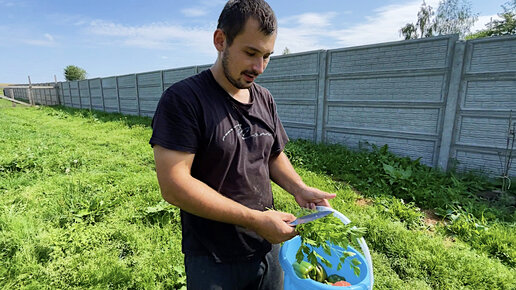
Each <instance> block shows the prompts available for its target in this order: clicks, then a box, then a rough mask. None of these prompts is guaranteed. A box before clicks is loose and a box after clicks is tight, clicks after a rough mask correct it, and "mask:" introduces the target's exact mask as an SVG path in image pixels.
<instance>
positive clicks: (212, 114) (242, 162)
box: [149, 69, 288, 262]
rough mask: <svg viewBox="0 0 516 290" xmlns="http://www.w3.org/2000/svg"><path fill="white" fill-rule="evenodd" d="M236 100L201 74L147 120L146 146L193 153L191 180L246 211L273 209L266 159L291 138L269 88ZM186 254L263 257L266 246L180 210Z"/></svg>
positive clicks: (169, 93) (244, 232) (164, 99)
mask: <svg viewBox="0 0 516 290" xmlns="http://www.w3.org/2000/svg"><path fill="white" fill-rule="evenodd" d="M249 92H250V97H251V102H250V103H249V104H242V103H240V102H238V101H236V100H235V99H233V98H232V97H231V96H230V95H229V94H228V93H227V92H226V91H225V90H224V89H223V88H222V87H221V86H220V85H219V84H218V83H217V82H216V80H215V78H214V77H213V74H212V73H211V71H210V70H209V69H208V70H205V71H203V72H201V73H199V74H197V75H195V76H192V77H190V78H187V79H185V80H182V81H180V82H178V83H176V84H174V85H172V86H171V87H170V88H168V89H167V90H166V91H165V92H164V93H163V95H162V96H161V99H160V101H159V104H158V107H157V109H156V113H155V115H154V118H153V120H152V128H153V133H152V137H151V139H150V142H149V143H150V144H151V145H160V146H162V147H164V148H167V149H171V150H177V151H183V152H189V153H195V158H194V161H193V164H192V170H191V173H192V176H193V177H195V178H197V179H199V180H200V181H202V182H204V183H206V184H207V185H208V186H210V187H211V188H213V189H214V190H216V191H217V192H219V193H220V194H222V195H224V196H226V197H228V198H230V199H233V200H235V201H237V202H239V203H241V204H243V205H245V206H247V207H249V208H252V209H256V210H261V211H264V210H267V209H269V208H273V206H274V205H273V198H272V189H271V183H270V176H269V164H268V163H269V158H270V157H271V156H275V155H277V154H279V153H280V152H281V151H282V150H283V148H284V147H285V144H286V143H287V141H288V138H287V135H286V133H285V130H284V129H283V126H282V125H281V122H280V120H279V118H278V115H277V112H276V105H275V103H274V101H273V99H272V96H271V94H270V93H269V91H268V90H267V89H265V88H263V87H261V86H259V85H257V84H253V85H252V86H251V87H250V88H249ZM181 225H182V234H183V243H182V249H183V253H185V254H191V255H212V256H213V257H214V258H215V260H216V261H219V262H232V261H245V260H257V259H261V258H262V257H263V256H264V255H265V253H267V252H268V251H270V249H271V245H270V243H268V242H267V241H266V240H265V239H263V238H262V237H260V236H259V235H257V234H256V233H255V232H253V231H250V230H248V229H245V228H243V227H240V226H236V225H232V224H226V223H221V222H216V221H213V220H208V219H205V218H201V217H199V216H196V215H193V214H190V213H188V212H185V211H181Z"/></svg>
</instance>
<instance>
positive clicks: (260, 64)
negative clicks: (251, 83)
mask: <svg viewBox="0 0 516 290" xmlns="http://www.w3.org/2000/svg"><path fill="white" fill-rule="evenodd" d="M253 70H254V71H255V72H257V73H258V74H262V73H263V71H264V70H265V61H264V59H263V58H261V57H257V58H256V60H255V61H254V64H253Z"/></svg>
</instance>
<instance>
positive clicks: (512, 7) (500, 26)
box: [466, 0, 516, 39]
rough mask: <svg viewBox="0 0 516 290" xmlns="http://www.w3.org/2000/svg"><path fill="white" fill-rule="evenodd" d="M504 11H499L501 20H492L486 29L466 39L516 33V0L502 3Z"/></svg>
mask: <svg viewBox="0 0 516 290" xmlns="http://www.w3.org/2000/svg"><path fill="white" fill-rule="evenodd" d="M502 8H503V10H504V12H502V13H499V14H498V16H500V18H502V19H501V20H491V21H490V22H489V23H487V24H486V29H483V30H480V31H478V32H475V33H473V34H471V35H468V36H467V37H466V39H477V38H482V37H489V36H500V35H512V34H516V0H513V1H512V2H511V1H508V2H506V3H505V4H503V5H502Z"/></svg>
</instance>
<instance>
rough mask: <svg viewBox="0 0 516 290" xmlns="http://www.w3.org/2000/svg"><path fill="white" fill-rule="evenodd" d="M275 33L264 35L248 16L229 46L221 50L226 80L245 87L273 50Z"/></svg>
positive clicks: (251, 81)
mask: <svg viewBox="0 0 516 290" xmlns="http://www.w3.org/2000/svg"><path fill="white" fill-rule="evenodd" d="M275 41H276V33H274V34H271V35H265V34H264V33H263V32H261V31H260V26H259V24H258V21H257V20H255V19H254V18H249V19H248V20H247V22H246V24H245V26H244V29H243V31H242V32H241V33H240V34H238V35H237V36H236V37H235V39H234V40H233V43H232V44H231V46H229V47H228V46H226V47H225V48H224V50H223V51H222V68H223V70H224V75H225V76H226V78H227V79H228V81H229V82H230V83H231V84H232V85H233V86H234V87H236V88H238V89H247V88H249V87H250V86H251V84H252V83H253V81H254V80H255V79H256V77H258V76H259V75H260V74H262V73H263V71H264V70H265V68H266V67H267V64H268V63H269V60H270V55H271V54H272V52H273V50H274V42H275Z"/></svg>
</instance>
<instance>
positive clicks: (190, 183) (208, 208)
mask: <svg viewBox="0 0 516 290" xmlns="http://www.w3.org/2000/svg"><path fill="white" fill-rule="evenodd" d="M180 179H181V180H180V181H176V182H174V183H168V184H166V185H163V186H162V188H161V193H162V196H163V198H164V199H165V200H166V201H168V202H169V203H171V204H173V205H175V206H177V207H179V208H181V209H182V210H184V211H187V212H189V213H191V214H194V215H197V216H200V217H203V218H206V219H211V220H215V221H219V222H224V223H229V224H236V225H240V226H243V227H250V225H252V223H253V221H255V219H256V215H257V214H259V211H257V210H253V209H250V208H248V207H246V206H243V205H242V204H240V203H237V202H235V201H234V200H232V199H230V198H227V197H225V196H223V195H222V194H220V193H218V192H216V191H215V190H213V189H212V188H211V187H209V186H208V185H206V184H205V183H203V182H201V181H199V180H197V179H195V178H193V177H191V176H190V177H188V176H185V177H183V178H180Z"/></svg>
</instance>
